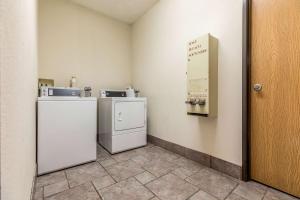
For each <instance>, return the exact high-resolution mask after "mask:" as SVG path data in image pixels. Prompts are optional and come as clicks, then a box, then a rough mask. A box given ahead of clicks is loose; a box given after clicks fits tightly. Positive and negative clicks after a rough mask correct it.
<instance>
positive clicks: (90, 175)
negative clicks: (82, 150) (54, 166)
mask: <svg viewBox="0 0 300 200" xmlns="http://www.w3.org/2000/svg"><path fill="white" fill-rule="evenodd" d="M66 174H67V178H68V181H69V184H70V187H74V186H77V185H80V184H82V183H85V182H88V181H92V180H95V179H98V178H101V177H103V176H106V175H107V173H106V171H105V170H104V169H103V167H101V165H100V164H99V163H97V162H93V163H90V164H85V165H81V166H78V167H74V168H71V169H68V170H66Z"/></svg>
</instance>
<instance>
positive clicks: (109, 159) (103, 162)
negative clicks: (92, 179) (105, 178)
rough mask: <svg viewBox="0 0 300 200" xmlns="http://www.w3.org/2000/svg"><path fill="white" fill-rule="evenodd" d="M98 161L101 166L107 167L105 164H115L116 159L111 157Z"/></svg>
mask: <svg viewBox="0 0 300 200" xmlns="http://www.w3.org/2000/svg"><path fill="white" fill-rule="evenodd" d="M99 163H100V164H101V165H102V166H103V167H107V166H110V165H113V164H116V163H117V161H116V160H115V159H113V158H108V159H105V160H102V161H99Z"/></svg>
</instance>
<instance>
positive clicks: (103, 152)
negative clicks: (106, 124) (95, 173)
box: [97, 145, 110, 161]
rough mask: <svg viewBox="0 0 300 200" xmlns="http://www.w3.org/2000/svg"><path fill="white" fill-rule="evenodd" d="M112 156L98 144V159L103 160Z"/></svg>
mask: <svg viewBox="0 0 300 200" xmlns="http://www.w3.org/2000/svg"><path fill="white" fill-rule="evenodd" d="M109 158H110V154H109V153H108V152H107V151H106V150H105V149H104V148H103V147H101V146H100V145H98V146H97V161H102V160H106V159H109Z"/></svg>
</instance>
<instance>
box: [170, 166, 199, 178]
mask: <svg viewBox="0 0 300 200" xmlns="http://www.w3.org/2000/svg"><path fill="white" fill-rule="evenodd" d="M172 173H173V174H175V175H176V176H178V177H180V178H182V179H186V178H187V177H189V176H191V175H192V174H194V173H193V171H191V170H188V169H186V168H183V167H180V168H177V169H175V170H173V171H172Z"/></svg>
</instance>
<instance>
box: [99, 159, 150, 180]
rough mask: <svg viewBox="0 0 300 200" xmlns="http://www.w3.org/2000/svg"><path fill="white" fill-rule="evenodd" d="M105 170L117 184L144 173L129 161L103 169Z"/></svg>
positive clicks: (139, 167)
mask: <svg viewBox="0 0 300 200" xmlns="http://www.w3.org/2000/svg"><path fill="white" fill-rule="evenodd" d="M105 169H106V170H107V172H108V173H109V174H110V175H111V176H112V177H113V178H114V179H115V180H116V181H118V182H119V181H122V180H124V179H127V178H129V177H133V176H135V175H137V174H140V173H142V172H144V171H145V170H144V169H142V168H141V166H139V165H138V164H136V163H135V162H133V161H131V160H128V161H125V162H121V163H118V164H115V165H111V166H108V167H105Z"/></svg>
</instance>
